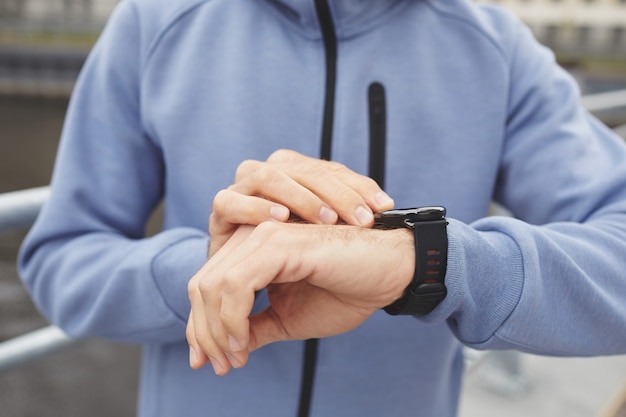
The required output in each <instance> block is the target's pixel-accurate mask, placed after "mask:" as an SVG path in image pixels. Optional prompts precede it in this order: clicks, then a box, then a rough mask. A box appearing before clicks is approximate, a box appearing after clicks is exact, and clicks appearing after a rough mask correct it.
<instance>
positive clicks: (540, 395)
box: [460, 355, 626, 417]
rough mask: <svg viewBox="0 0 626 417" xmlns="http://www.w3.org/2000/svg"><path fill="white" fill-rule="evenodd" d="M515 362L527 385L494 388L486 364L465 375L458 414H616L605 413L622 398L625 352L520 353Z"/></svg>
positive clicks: (519, 416) (484, 416)
mask: <svg viewBox="0 0 626 417" xmlns="http://www.w3.org/2000/svg"><path fill="white" fill-rule="evenodd" d="M521 363H522V369H523V371H524V374H525V376H526V378H527V381H528V388H527V390H526V391H524V392H521V393H519V394H518V395H502V393H496V392H495V390H494V387H493V386H492V384H490V383H489V381H493V380H495V381H499V382H502V381H501V378H500V377H498V372H495V378H494V377H493V375H494V371H493V370H491V371H490V370H489V369H488V368H489V367H488V366H485V367H484V368H482V369H481V368H477V369H476V371H475V372H471V373H470V374H468V376H467V378H466V381H465V387H464V390H463V400H462V404H461V413H460V417H496V416H497V417H502V416H506V417H530V416H533V417H617V416H615V413H613V414H612V415H607V414H606V413H608V411H609V410H608V409H609V406H610V405H615V404H616V402H617V399H618V397H621V398H622V399H623V398H624V396H623V393H624V392H625V390H626V356H613V357H601V358H547V357H539V356H532V355H522V356H521ZM489 374H491V375H492V377H491V378H490V377H489V376H488V375H489ZM500 386H501V385H500ZM622 417H624V416H622Z"/></svg>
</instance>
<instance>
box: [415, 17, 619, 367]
mask: <svg viewBox="0 0 626 417" xmlns="http://www.w3.org/2000/svg"><path fill="white" fill-rule="evenodd" d="M511 21H512V19H509V23H510V22H511ZM510 26H512V27H513V29H511V28H509V29H508V30H509V33H511V32H515V36H514V38H515V39H516V41H515V45H514V46H513V47H512V48H510V49H509V50H510V52H509V57H508V59H509V65H510V77H511V87H510V93H509V106H508V120H507V121H506V124H507V125H506V126H507V127H506V137H505V139H504V140H505V144H504V150H503V154H502V165H501V170H500V177H499V181H498V184H497V188H496V190H495V199H496V200H497V201H498V202H500V203H502V204H503V205H504V206H506V207H507V208H509V209H510V210H511V211H512V212H513V213H514V215H515V217H516V218H515V219H514V218H506V217H488V218H485V219H482V220H480V221H477V222H475V223H473V224H470V225H467V224H463V223H461V222H458V221H455V220H454V219H452V220H450V225H449V229H448V234H449V240H450V243H449V260H448V265H449V266H448V273H447V277H446V282H447V284H448V287H449V296H448V297H447V298H446V300H444V302H443V303H442V304H441V305H440V306H439V307H438V308H437V309H436V310H435V311H434V312H433V313H432V314H430V315H429V316H428V317H426V318H425V320H427V321H438V320H440V321H441V320H447V321H448V324H449V326H450V328H451V329H452V330H453V331H454V333H455V334H456V335H457V337H458V338H459V339H460V340H461V341H462V342H464V343H466V344H468V345H470V346H472V347H474V348H479V349H520V350H523V351H528V352H532V353H540V354H548V355H581V356H585V355H602V354H618V353H626V147H625V146H624V143H623V140H621V139H620V138H619V137H617V136H616V135H614V134H613V133H612V132H611V131H610V130H608V129H607V128H606V127H605V126H603V125H602V124H601V123H600V122H598V121H597V120H596V119H595V118H593V117H592V116H590V115H589V114H588V113H587V112H586V111H585V110H584V109H583V108H582V107H581V106H580V104H579V91H578V88H577V86H576V84H575V82H574V81H573V80H572V79H571V78H570V77H569V75H568V74H567V73H566V72H565V71H563V70H562V69H560V68H559V67H558V66H557V65H556V64H555V62H554V58H553V55H552V53H551V52H549V51H548V50H547V49H546V48H544V47H542V46H541V45H539V44H538V43H537V42H536V41H535V40H534V39H533V38H532V35H531V34H530V32H529V31H528V30H527V29H526V28H525V27H522V25H520V24H517V23H513V24H511V25H510Z"/></svg>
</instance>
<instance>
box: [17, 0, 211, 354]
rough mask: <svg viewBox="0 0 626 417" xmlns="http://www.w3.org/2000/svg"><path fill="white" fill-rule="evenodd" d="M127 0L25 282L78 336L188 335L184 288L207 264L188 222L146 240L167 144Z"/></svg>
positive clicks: (63, 159) (72, 117) (34, 242)
mask: <svg viewBox="0 0 626 417" xmlns="http://www.w3.org/2000/svg"><path fill="white" fill-rule="evenodd" d="M141 28H142V26H141V21H140V19H139V18H138V14H137V11H136V9H135V8H134V5H133V2H130V1H124V2H121V3H120V5H119V6H118V8H117V9H116V10H115V12H114V13H113V15H112V17H111V19H110V20H109V23H108V24H107V27H106V28H105V30H104V32H103V34H102V36H101V38H100V39H99V41H98V42H97V44H96V46H95V47H94V49H93V51H92V53H91V54H90V56H89V58H88V59H87V62H86V63H85V66H84V68H83V71H82V73H81V75H80V77H79V79H78V81H77V85H76V88H75V92H74V94H73V96H72V99H71V102H70V106H69V109H68V112H67V116H66V122H65V126H64V129H63V133H62V138H61V145H60V148H59V152H58V155H57V161H56V165H55V171H54V174H53V178H52V183H51V187H52V192H51V196H50V199H49V201H48V202H47V203H46V204H45V206H44V208H43V210H42V213H41V214H40V216H39V218H38V220H37V222H36V223H35V225H34V226H33V228H32V229H31V231H30V233H29V235H28V236H27V238H26V240H25V242H24V244H23V246H22V248H21V251H20V256H19V268H20V275H21V277H22V280H23V282H24V284H25V286H26V287H27V289H28V290H29V292H30V294H31V296H32V297H33V299H34V301H35V303H36V305H37V306H38V308H39V309H40V311H41V312H42V313H43V314H44V316H46V317H47V318H48V320H49V321H50V322H52V323H54V324H56V325H58V326H59V327H61V328H62V329H63V330H65V331H66V332H67V333H69V334H70V335H73V336H99V337H107V338H111V339H114V340H120V341H126V342H136V343H154V342H158V343H162V342H170V341H177V340H183V339H184V337H185V334H184V330H185V325H186V317H187V315H188V311H189V302H188V299H187V291H186V288H187V286H186V284H187V281H188V279H189V278H190V277H191V276H192V275H193V273H195V271H197V270H198V269H199V267H200V266H201V265H202V263H203V262H204V261H205V260H206V249H207V242H208V236H207V234H206V233H205V232H203V231H199V230H196V229H192V228H177V229H170V230H166V231H164V232H161V233H159V234H157V235H156V236H153V237H150V238H146V237H145V235H144V229H145V223H146V221H147V219H148V218H149V216H150V214H151V212H152V211H153V210H154V208H155V206H156V205H157V204H158V202H159V200H160V199H161V197H162V192H163V176H164V163H163V157H162V154H161V152H160V149H159V147H158V146H157V145H156V144H155V143H154V142H153V140H152V139H151V138H150V137H149V135H147V134H146V132H145V130H144V129H143V127H142V120H141V113H140V81H139V80H140V72H141V62H142V59H143V54H144V51H145V50H146V49H147V48H145V47H143V46H142V42H144V43H146V44H147V43H148V42H149V39H146V36H145V33H142V32H141Z"/></svg>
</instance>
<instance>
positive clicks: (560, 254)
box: [20, 0, 626, 417]
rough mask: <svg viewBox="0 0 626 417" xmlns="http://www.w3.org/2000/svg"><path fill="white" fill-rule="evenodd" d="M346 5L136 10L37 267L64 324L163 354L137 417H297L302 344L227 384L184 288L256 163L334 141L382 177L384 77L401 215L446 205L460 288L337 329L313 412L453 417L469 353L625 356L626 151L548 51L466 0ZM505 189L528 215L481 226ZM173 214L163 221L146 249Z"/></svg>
mask: <svg viewBox="0 0 626 417" xmlns="http://www.w3.org/2000/svg"><path fill="white" fill-rule="evenodd" d="M324 1H326V0H323V1H322V3H323V2H324ZM328 2H329V3H330V12H331V13H330V15H331V19H332V21H329V20H328V16H326V18H325V20H324V19H322V22H323V23H322V24H320V20H319V19H318V15H317V13H316V7H315V3H314V1H313V0H176V1H172V0H124V1H122V2H121V3H120V5H119V7H118V8H117V9H116V11H115V12H114V14H113V16H112V18H111V19H110V21H109V23H108V25H107V27H106V29H105V30H104V33H103V34H102V36H101V38H100V40H99V41H98V43H97V44H96V46H95V48H94V49H93V52H92V54H91V55H90V57H89V59H88V60H87V62H86V64H85V67H84V69H83V71H82V74H81V75H80V77H79V80H78V83H77V85H76V89H75V93H74V95H73V97H72V100H71V104H70V107H69V110H68V114H67V122H66V124H65V127H64V130H63V135H62V142H61V146H60V149H59V152H58V160H57V164H56V168H55V171H54V175H53V179H52V195H51V197H50V200H49V201H48V203H47V204H46V206H45V208H44V210H43V212H42V213H41V216H40V217H39V219H38V221H37V222H36V224H35V225H34V227H33V229H32V231H31V232H30V234H29V236H28V238H27V240H26V241H25V243H24V246H23V248H22V251H21V254H20V269H21V274H22V276H23V280H24V283H25V285H26V286H27V288H28V289H29V291H30V292H31V294H32V297H33V298H34V300H35V301H36V303H37V305H38V306H39V308H40V309H41V311H42V312H43V313H44V314H45V315H46V317H47V318H48V319H49V320H50V321H51V322H52V323H55V324H57V325H59V326H60V327H62V328H63V329H64V330H65V331H67V332H68V333H69V334H71V335H73V336H77V337H94V336H95V337H104V338H109V339H113V340H118V341H123V342H129V343H139V344H142V345H143V346H144V350H143V362H142V368H141V389H140V398H139V406H138V407H139V415H140V416H144V417H159V416H185V417H193V416H203V417H206V416H220V417H224V416H238V417H240V416H257V417H262V416H277V417H282V416H285V417H287V416H289V417H293V416H294V415H296V410H297V407H298V398H299V395H300V379H301V372H302V361H303V342H284V343H276V344H273V345H270V346H267V347H264V348H262V349H260V350H259V351H256V352H254V353H253V354H252V355H251V357H250V361H249V364H248V365H247V366H246V367H245V368H243V369H241V370H235V371H233V372H231V373H230V374H229V375H228V376H226V377H222V378H220V377H217V376H215V375H213V374H212V372H211V371H210V370H208V369H203V370H201V371H193V370H192V369H190V367H189V365H188V352H189V351H188V346H187V344H186V341H185V325H186V320H187V317H188V313H189V308H190V305H189V300H188V297H187V291H186V286H187V281H188V280H189V278H190V277H191V276H192V275H193V274H194V273H195V271H196V270H198V269H199V267H200V266H201V265H202V264H203V263H204V262H205V261H206V251H207V243H208V239H209V237H208V235H207V231H206V228H207V219H208V217H209V214H210V210H211V202H212V199H213V196H214V195H215V194H216V193H217V192H218V191H219V190H220V189H222V188H225V187H227V186H228V185H230V184H231V183H232V182H233V178H234V172H235V169H236V167H237V165H238V164H239V163H240V162H241V161H243V160H245V159H258V160H264V159H266V158H267V157H268V156H269V155H270V154H271V153H272V152H273V151H275V150H277V149H280V148H289V149H293V150H296V151H298V152H301V153H304V154H307V155H312V156H319V155H320V149H321V147H322V141H323V140H324V141H326V142H325V143H326V144H327V145H328V146H329V148H328V152H329V153H330V156H331V157H332V159H334V160H336V161H338V162H341V163H343V164H345V165H347V166H348V167H350V168H351V169H353V170H355V171H357V172H361V173H366V172H367V166H368V155H369V144H368V129H369V128H368V123H369V121H368V112H369V111H368V100H367V90H368V87H369V85H370V84H371V83H372V82H378V83H380V84H382V85H383V86H384V89H385V95H386V106H387V107H386V114H387V144H386V155H387V165H386V170H385V175H386V191H387V192H388V193H389V194H390V195H391V196H392V197H393V198H394V199H395V201H396V205H397V207H411V206H419V205H434V204H437V205H444V206H446V207H447V209H448V214H449V222H450V224H449V227H448V235H449V255H448V258H449V260H448V269H447V275H446V283H447V286H448V296H447V298H446V299H445V300H444V301H443V302H442V303H441V304H440V305H439V306H438V307H437V308H436V309H435V310H434V311H433V312H432V313H430V314H429V315H427V316H425V317H423V318H420V319H416V318H414V317H391V316H388V315H386V314H385V313H384V312H381V313H377V314H375V315H374V316H373V317H372V318H371V319H369V320H368V321H367V322H366V323H364V324H363V325H362V326H360V327H359V328H357V329H356V330H354V331H352V332H350V333H348V334H344V335H340V336H336V337H332V338H328V339H324V340H322V341H321V342H320V345H319V351H318V361H317V368H316V375H315V381H314V386H313V390H312V404H311V416H315V417H323V416H326V417H327V416H344V417H346V416H359V417H368V416H372V417H374V416H391V415H403V416H405V415H406V416H408V415H411V416H424V417H433V416H437V417H446V416H454V415H455V414H456V412H457V405H458V395H459V388H460V382H461V378H462V371H463V361H462V356H461V346H462V344H466V345H469V346H472V347H474V348H478V349H520V350H523V351H528V352H535V353H540V354H547V355H603V354H618V353H625V352H626V277H625V272H624V271H626V255H625V254H626V147H625V146H624V144H623V142H622V141H621V140H620V139H619V138H617V137H615V136H614V135H613V134H612V133H611V132H610V131H609V130H607V129H606V128H605V127H604V126H602V125H601V124H600V123H599V122H598V121H597V120H595V119H594V118H593V117H591V116H590V115H589V114H587V113H586V112H585V111H584V110H583V109H582V108H581V107H580V105H579V91H578V89H577V87H576V85H575V83H574V82H573V81H572V79H571V78H570V77H569V76H568V75H567V74H566V73H565V72H564V71H563V70H562V69H560V68H559V67H558V66H557V65H556V64H555V62H554V58H553V55H552V54H551V53H550V52H549V51H548V50H547V49H546V48H544V47H542V46H540V45H539V44H538V43H537V42H536V41H535V40H534V39H533V37H532V36H531V34H530V32H529V30H528V29H527V28H526V27H524V26H523V25H522V24H521V23H520V22H518V21H517V20H516V19H515V18H513V17H511V16H510V15H508V14H507V13H505V12H503V11H502V10H500V9H498V8H495V7H490V6H484V5H476V4H474V3H472V2H470V1H469V0H445V1H443V0H394V1H391V0H368V1H365V0H328ZM329 28H330V29H334V30H332V31H329ZM323 32H324V33H325V34H326V44H325V42H324V40H323V36H322V33H323ZM329 34H330V35H329ZM333 35H334V36H333ZM329 48H330V49H331V51H332V49H333V48H336V53H337V54H336V62H335V61H334V60H333V59H332V56H331V60H329V61H327V54H326V52H327V51H328V49H329ZM331 55H332V54H331ZM329 63H330V64H331V65H327V64H329ZM332 64H336V65H335V66H333V65H332ZM334 68H335V69H336V73H335V71H334V70H333V69H334ZM329 80H330V81H332V82H328V81H329ZM324 114H326V116H324ZM323 126H325V130H324V132H325V133H324V134H321V132H322V130H323ZM322 136H323V137H324V139H322ZM492 200H495V201H497V202H499V203H501V204H502V205H504V206H505V207H507V208H509V209H510V210H511V211H512V212H513V213H514V215H515V217H516V218H515V219H513V218H505V217H485V216H486V214H487V212H488V207H489V204H490V201H492ZM160 201H163V205H164V220H163V231H162V232H160V233H158V234H157V235H155V236H152V237H145V234H144V228H145V224H146V221H147V219H148V218H149V216H150V213H151V212H152V211H153V209H154V208H155V206H157V205H158V203H159V202H160ZM265 302H266V300H265V299H264V297H259V300H258V302H257V304H258V305H257V306H256V307H255V308H256V310H258V309H261V308H263V306H264V303H265Z"/></svg>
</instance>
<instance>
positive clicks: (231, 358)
mask: <svg viewBox="0 0 626 417" xmlns="http://www.w3.org/2000/svg"><path fill="white" fill-rule="evenodd" d="M226 357H227V358H228V362H230V364H231V365H232V366H233V368H241V362H239V361H238V360H237V358H236V357H235V356H233V355H231V354H230V353H227V354H226Z"/></svg>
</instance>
